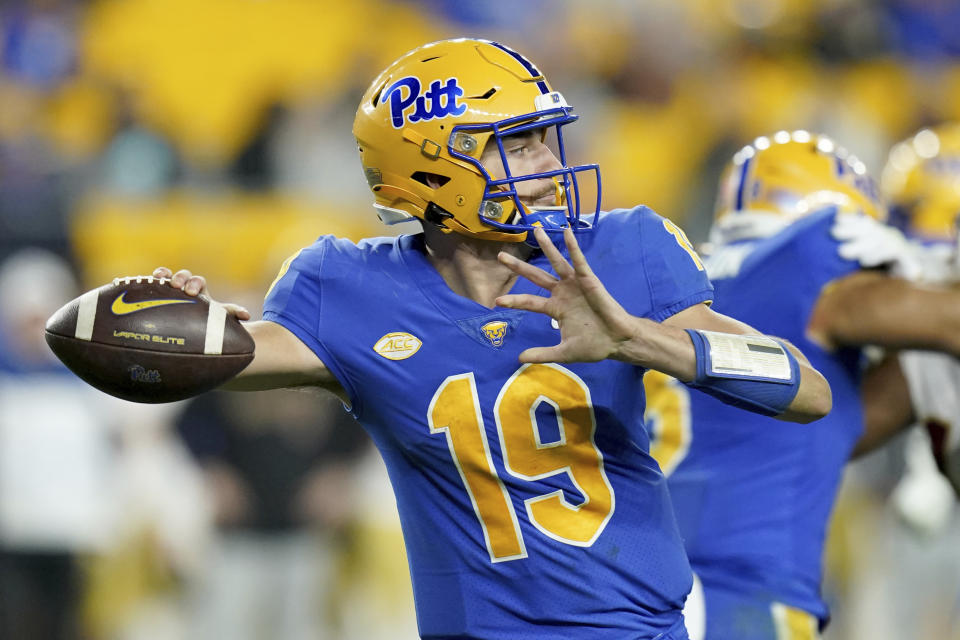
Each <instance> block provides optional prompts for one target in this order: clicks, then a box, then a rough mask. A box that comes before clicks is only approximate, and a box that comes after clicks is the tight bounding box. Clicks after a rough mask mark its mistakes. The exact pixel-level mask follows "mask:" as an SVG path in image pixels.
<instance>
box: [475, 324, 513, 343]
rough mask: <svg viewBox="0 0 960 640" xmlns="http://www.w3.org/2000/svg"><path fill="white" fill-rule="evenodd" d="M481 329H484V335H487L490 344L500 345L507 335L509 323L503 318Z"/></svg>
mask: <svg viewBox="0 0 960 640" xmlns="http://www.w3.org/2000/svg"><path fill="white" fill-rule="evenodd" d="M480 331H483V335H485V336H486V337H487V340H489V341H490V344H492V345H493V346H495V347H499V346H500V345H502V344H503V339H504V337H506V335H507V323H506V322H504V321H503V320H494V321H492V322H488V323H487V324H485V325H483V326H482V327H480Z"/></svg>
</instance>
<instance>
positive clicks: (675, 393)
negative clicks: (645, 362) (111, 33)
mask: <svg viewBox="0 0 960 640" xmlns="http://www.w3.org/2000/svg"><path fill="white" fill-rule="evenodd" d="M643 388H644V390H645V391H646V395H647V409H646V413H645V418H646V421H647V425H648V426H649V429H650V455H651V456H653V458H654V459H655V460H656V461H657V463H658V464H659V465H660V469H661V470H663V474H664V475H666V476H669V475H670V474H671V473H673V470H674V469H676V468H677V465H678V464H680V462H681V461H682V460H683V459H684V458H685V457H686V455H687V451H689V450H690V442H691V441H692V440H693V433H692V431H691V430H690V391H689V390H688V389H687V387H686V386H684V384H683V383H682V382H680V381H678V380H677V379H675V378H672V377H670V376H668V375H667V374H665V373H661V372H660V371H647V372H646V373H645V374H644V376H643Z"/></svg>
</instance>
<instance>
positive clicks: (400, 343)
mask: <svg viewBox="0 0 960 640" xmlns="http://www.w3.org/2000/svg"><path fill="white" fill-rule="evenodd" d="M422 344H423V343H422V342H420V338H418V337H416V336H414V335H411V334H409V333H405V332H403V331H394V332H392V333H388V334H387V335H385V336H383V337H382V338H380V339H379V340H377V343H376V344H375V345H373V350H374V351H376V352H377V353H379V354H380V355H381V356H383V357H384V358H386V359H387V360H406V359H407V358H409V357H410V356H412V355H413V354H415V353H416V352H417V351H419V350H420V346H421V345H422Z"/></svg>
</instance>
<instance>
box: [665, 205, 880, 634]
mask: <svg viewBox="0 0 960 640" xmlns="http://www.w3.org/2000/svg"><path fill="white" fill-rule="evenodd" d="M835 215H836V212H835V210H834V209H833V208H830V209H827V210H824V211H821V212H818V213H815V214H812V215H810V216H807V217H805V218H803V219H801V220H799V221H797V222H795V223H793V224H792V225H791V226H790V227H788V228H787V229H785V230H783V231H781V232H780V233H778V234H776V235H774V236H772V237H769V238H766V239H762V240H757V241H742V242H738V243H733V244H730V245H725V246H722V247H720V248H719V249H718V250H717V252H716V253H715V254H713V255H711V256H709V257H708V258H707V268H708V271H709V272H710V275H711V278H712V281H713V284H714V286H715V287H716V302H715V303H714V309H715V310H716V311H718V312H720V313H724V314H726V315H730V316H733V317H735V318H737V319H739V320H742V321H744V322H746V323H747V324H750V325H751V326H753V327H754V328H756V329H757V330H758V331H760V332H762V333H766V334H769V335H773V336H778V337H781V338H785V339H787V340H789V341H790V342H792V343H793V344H795V345H796V346H797V347H799V348H800V350H801V351H802V352H803V353H804V354H805V355H806V356H807V357H808V358H809V360H810V363H811V364H812V365H813V366H814V367H815V368H816V369H818V370H819V371H820V372H821V373H822V374H823V375H824V376H825V377H826V378H827V380H828V381H829V383H830V387H831V389H832V392H833V410H832V411H831V412H830V414H829V415H827V416H826V417H824V418H821V419H820V420H818V421H815V422H813V423H810V424H806V425H802V424H792V423H788V422H782V421H778V420H775V419H773V418H767V417H764V416H761V415H758V414H753V413H748V412H746V411H740V410H737V409H734V408H732V407H730V406H727V405H725V404H723V403H721V402H719V401H717V400H715V399H714V398H712V397H710V396H707V395H706V394H703V393H696V392H691V393H689V394H688V400H689V404H688V408H689V425H690V427H692V430H691V431H692V433H691V435H692V438H691V439H690V441H689V442H687V443H686V447H688V448H686V449H685V456H684V455H683V450H684V448H682V447H678V448H675V449H673V450H672V451H674V452H675V451H677V450H679V451H680V453H679V454H677V458H678V459H679V462H677V460H672V461H670V464H671V466H673V467H675V469H674V470H673V472H672V474H671V475H670V476H669V479H668V484H669V487H670V492H671V495H672V497H673V501H674V506H675V508H676V512H677V519H678V522H679V525H680V529H681V533H682V535H683V538H684V544H685V546H686V549H687V554H688V556H689V558H690V562H691V564H692V565H693V569H694V571H695V572H696V573H697V575H699V576H700V577H701V579H702V580H703V583H704V587H705V588H706V590H707V592H708V593H709V591H710V588H711V587H717V588H722V589H725V590H732V591H737V590H740V591H742V592H746V593H750V594H752V597H753V596H756V595H757V594H762V598H767V599H769V600H770V601H777V602H780V603H783V604H786V605H789V606H791V607H796V608H799V609H802V610H804V611H808V612H810V613H812V614H814V615H816V616H817V617H819V618H821V619H825V618H826V616H827V610H826V606H825V605H824V603H823V602H822V600H821V598H820V580H821V556H822V552H823V544H824V537H825V534H826V528H827V522H828V520H829V516H830V511H831V508H832V505H833V501H834V496H835V494H836V491H837V488H838V485H839V483H840V478H841V472H842V470H843V467H844V464H845V463H846V462H847V459H848V457H849V455H850V452H851V450H852V448H853V445H854V444H855V442H856V441H857V439H858V437H859V435H860V433H861V431H862V421H863V420H862V414H861V408H860V398H859V384H860V370H861V352H860V350H859V349H850V348H841V349H837V350H834V351H828V350H826V349H824V348H823V347H821V346H820V345H818V344H816V343H815V342H812V341H810V340H809V339H808V337H807V335H806V327H807V323H808V321H809V319H810V315H811V313H812V311H813V309H814V306H815V304H816V302H817V300H818V298H819V296H820V293H821V291H823V289H824V288H825V287H828V286H829V285H830V283H831V281H833V280H835V279H837V278H841V277H843V276H845V275H848V274H850V273H851V272H853V271H855V270H857V269H858V268H859V265H858V264H857V263H856V262H852V261H848V260H845V259H843V258H841V257H840V256H839V255H838V253H837V241H836V240H834V239H833V238H832V237H831V235H830V228H831V226H832V225H833V222H834V218H835ZM667 390H668V391H671V389H670V388H669V387H668V388H667ZM672 391H673V392H674V393H676V392H678V389H676V388H673V389H672ZM651 393H652V392H651ZM651 402H652V403H654V402H658V401H657V400H655V399H653V397H652V398H651ZM664 415H666V414H664ZM662 427H663V425H660V428H662ZM661 462H664V461H663V460H661ZM664 466H665V468H667V463H664ZM707 606H708V614H707V625H708V630H709V625H710V611H709V607H710V603H709V602H708V603H707ZM707 637H726V636H724V635H723V634H720V635H712V634H711V633H709V631H708V636H707Z"/></svg>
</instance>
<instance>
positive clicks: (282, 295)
mask: <svg viewBox="0 0 960 640" xmlns="http://www.w3.org/2000/svg"><path fill="white" fill-rule="evenodd" d="M333 242H334V239H333V238H332V237H328V236H324V237H322V238H320V239H319V240H317V242H315V243H314V244H313V245H311V246H309V247H307V248H305V249H301V250H300V251H298V252H297V253H295V254H294V255H292V256H290V257H289V258H287V260H286V261H285V262H284V263H283V265H282V266H281V267H280V272H279V273H278V274H277V277H276V279H275V280H274V281H273V284H271V285H270V289H269V290H268V291H267V295H266V298H265V300H264V303H263V319H264V320H268V321H270V322H275V323H277V324H279V325H280V326H282V327H284V328H285V329H287V330H288V331H290V332H291V333H293V334H294V335H295V336H297V337H298V338H299V339H300V340H301V342H303V343H304V344H305V345H307V346H308V347H309V348H310V350H311V351H313V352H314V353H315V354H316V355H317V357H318V358H320V360H321V362H323V364H324V365H325V366H326V367H327V368H328V369H329V370H330V372H331V373H333V375H334V376H335V377H336V378H337V381H338V382H339V383H340V384H341V386H343V388H344V390H345V391H346V392H347V394H348V395H349V397H350V401H351V407H352V409H353V410H354V411H356V410H357V405H356V400H357V394H356V392H355V390H354V387H353V385H352V384H351V382H350V379H349V377H348V376H347V375H346V373H345V371H344V369H343V367H342V366H340V363H339V362H338V361H337V359H336V358H335V357H334V355H333V352H332V351H331V350H330V349H328V348H327V346H326V345H325V344H324V338H323V335H322V332H321V326H322V323H321V317H322V316H321V314H322V311H323V278H322V277H321V273H322V271H323V269H324V268H325V264H324V263H325V261H326V260H327V255H328V253H329V250H330V245H331V244H332V243H333Z"/></svg>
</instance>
